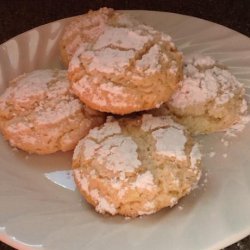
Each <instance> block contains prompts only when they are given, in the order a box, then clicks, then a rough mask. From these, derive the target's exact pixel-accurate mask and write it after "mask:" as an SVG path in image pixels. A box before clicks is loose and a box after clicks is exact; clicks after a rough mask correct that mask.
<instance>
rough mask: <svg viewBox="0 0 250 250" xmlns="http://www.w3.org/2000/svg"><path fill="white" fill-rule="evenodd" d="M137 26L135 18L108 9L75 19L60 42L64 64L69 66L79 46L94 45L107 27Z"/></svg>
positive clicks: (65, 30) (69, 24)
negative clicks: (88, 43) (83, 44)
mask: <svg viewBox="0 0 250 250" xmlns="http://www.w3.org/2000/svg"><path fill="white" fill-rule="evenodd" d="M136 24H138V21H137V20H135V19H134V18H132V17H130V16H128V15H126V14H123V13H121V12H119V11H114V10H113V9H111V8H106V7H104V8H100V9H99V10H96V11H89V12H88V13H87V14H84V15H81V16H79V17H76V18H74V19H73V20H72V21H71V22H69V23H68V24H67V25H66V27H65V29H64V33H63V35H62V38H61V41H60V52H61V58H62V61H63V63H64V64H65V65H66V66H67V65H68V64H69V61H70V59H71V58H72V56H73V54H74V53H75V51H76V49H77V48H78V47H79V45H80V44H82V43H85V42H90V43H93V42H94V41H95V40H96V39H97V38H98V37H99V36H100V35H101V34H103V33H104V30H105V27H106V26H107V25H109V26H114V27H123V26H126V27H128V26H134V25H136Z"/></svg>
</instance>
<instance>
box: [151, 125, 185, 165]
mask: <svg viewBox="0 0 250 250" xmlns="http://www.w3.org/2000/svg"><path fill="white" fill-rule="evenodd" d="M152 135H153V138H154V139H155V141H156V144H155V146H156V153H157V154H159V155H163V156H168V157H176V158H177V159H178V160H186V158H187V156H186V153H185V151H184V150H185V144H186V142H187V138H186V136H185V135H184V133H183V131H182V130H179V129H176V128H172V127H169V128H166V129H162V128H160V129H158V130H156V131H154V132H153V133H152Z"/></svg>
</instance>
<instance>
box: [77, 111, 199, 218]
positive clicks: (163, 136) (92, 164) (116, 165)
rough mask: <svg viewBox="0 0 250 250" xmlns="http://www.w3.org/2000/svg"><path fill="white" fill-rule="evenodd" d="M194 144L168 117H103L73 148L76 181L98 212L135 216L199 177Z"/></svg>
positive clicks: (173, 199) (171, 200)
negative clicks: (101, 122)
mask: <svg viewBox="0 0 250 250" xmlns="http://www.w3.org/2000/svg"><path fill="white" fill-rule="evenodd" d="M200 160H201V154H200V151H199V148H198V145H197V144H195V143H194V142H193V140H192V139H191V137H190V136H189V135H188V134H187V133H186V132H185V131H184V130H183V127H182V126H181V125H179V124H177V123H175V122H174V121H173V120H172V119H171V118H170V117H167V116H159V117H154V116H152V115H150V114H144V115H143V116H137V117H134V118H122V119H120V120H113V121H108V122H106V123H105V124H104V125H103V126H101V127H99V128H94V129H92V130H90V132H89V134H88V135H87V136H86V137H85V138H84V139H82V140H81V141H80V142H79V143H78V145H77V146H76V148H75V151H74V155H73V173H74V178H75V181H76V184H77V186H78V188H79V190H80V192H81V193H82V195H83V196H84V197H85V198H86V200H87V201H88V202H89V203H90V204H92V205H93V206H94V207H95V209H96V211H97V212H99V213H108V214H111V215H116V214H120V215H124V216H129V217H136V216H139V215H146V214H152V213H155V212H157V211H158V210H160V209H162V208H164V207H168V206H170V207H172V206H174V205H175V204H176V203H177V201H178V199H180V198H181V197H183V196H184V195H186V194H188V193H189V192H190V191H191V190H192V189H193V188H194V187H195V186H196V185H197V182H198V181H199V179H200V175H201V170H200V167H199V165H200Z"/></svg>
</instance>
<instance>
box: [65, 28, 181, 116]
mask: <svg viewBox="0 0 250 250" xmlns="http://www.w3.org/2000/svg"><path fill="white" fill-rule="evenodd" d="M68 72H69V79H70V81H71V88H72V91H73V92H74V93H75V95H77V96H78V97H79V98H80V100H81V101H83V102H84V103H86V105H88V106H89V107H91V108H93V109H96V110H99V111H104V112H110V113H113V114H120V115H123V114H128V113H132V112H137V111H142V110H149V109H152V108H155V107H159V106H160V105H161V104H162V103H164V102H166V101H167V100H168V99H169V98H170V96H171V95H172V94H173V92H174V91H175V90H176V88H178V83H179V81H180V80H181V79H182V55H181V53H180V52H178V51H177V49H176V47H175V45H174V44H173V42H172V41H171V38H170V37H169V36H167V35H165V34H163V33H161V32H158V31H156V30H154V29H153V28H151V27H149V26H145V25H137V26H134V27H129V28H127V27H106V29H105V32H104V33H103V34H102V35H100V36H99V37H98V39H97V40H96V41H95V42H94V43H85V44H84V45H82V46H81V47H79V48H78V49H77V51H76V52H75V54H74V56H73V58H72V60H71V61H70V64H69V69H68Z"/></svg>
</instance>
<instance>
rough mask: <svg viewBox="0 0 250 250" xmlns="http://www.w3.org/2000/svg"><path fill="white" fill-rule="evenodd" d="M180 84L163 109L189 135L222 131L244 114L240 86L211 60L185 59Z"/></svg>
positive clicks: (199, 58) (220, 66) (197, 57)
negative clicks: (168, 112) (165, 109)
mask: <svg viewBox="0 0 250 250" xmlns="http://www.w3.org/2000/svg"><path fill="white" fill-rule="evenodd" d="M181 85H182V86H181V88H180V89H179V90H178V91H176V93H175V94H174V95H173V96H172V98H171V100H170V101H169V102H168V103H167V107H168V108H169V110H170V112H171V113H172V114H173V115H174V119H175V120H176V121H178V122H179V123H181V124H183V125H184V126H185V127H186V128H187V129H188V130H189V131H190V132H191V133H193V134H207V133H211V132H215V131H221V130H225V129H227V128H228V127H230V126H232V125H233V124H234V123H236V122H237V121H239V119H240V117H241V116H242V115H244V114H245V113H246V111H247V103H246V100H245V99H244V93H245V89H244V87H243V85H242V84H241V83H239V81H238V80H237V79H236V78H235V77H234V76H233V75H232V74H231V73H230V71H228V70H227V69H226V67H225V66H223V65H220V64H218V63H217V62H216V61H215V60H214V59H212V58H211V57H208V56H200V55H199V56H193V57H192V58H190V59H188V60H187V62H186V64H185V67H184V79H183V81H182V84H181Z"/></svg>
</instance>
